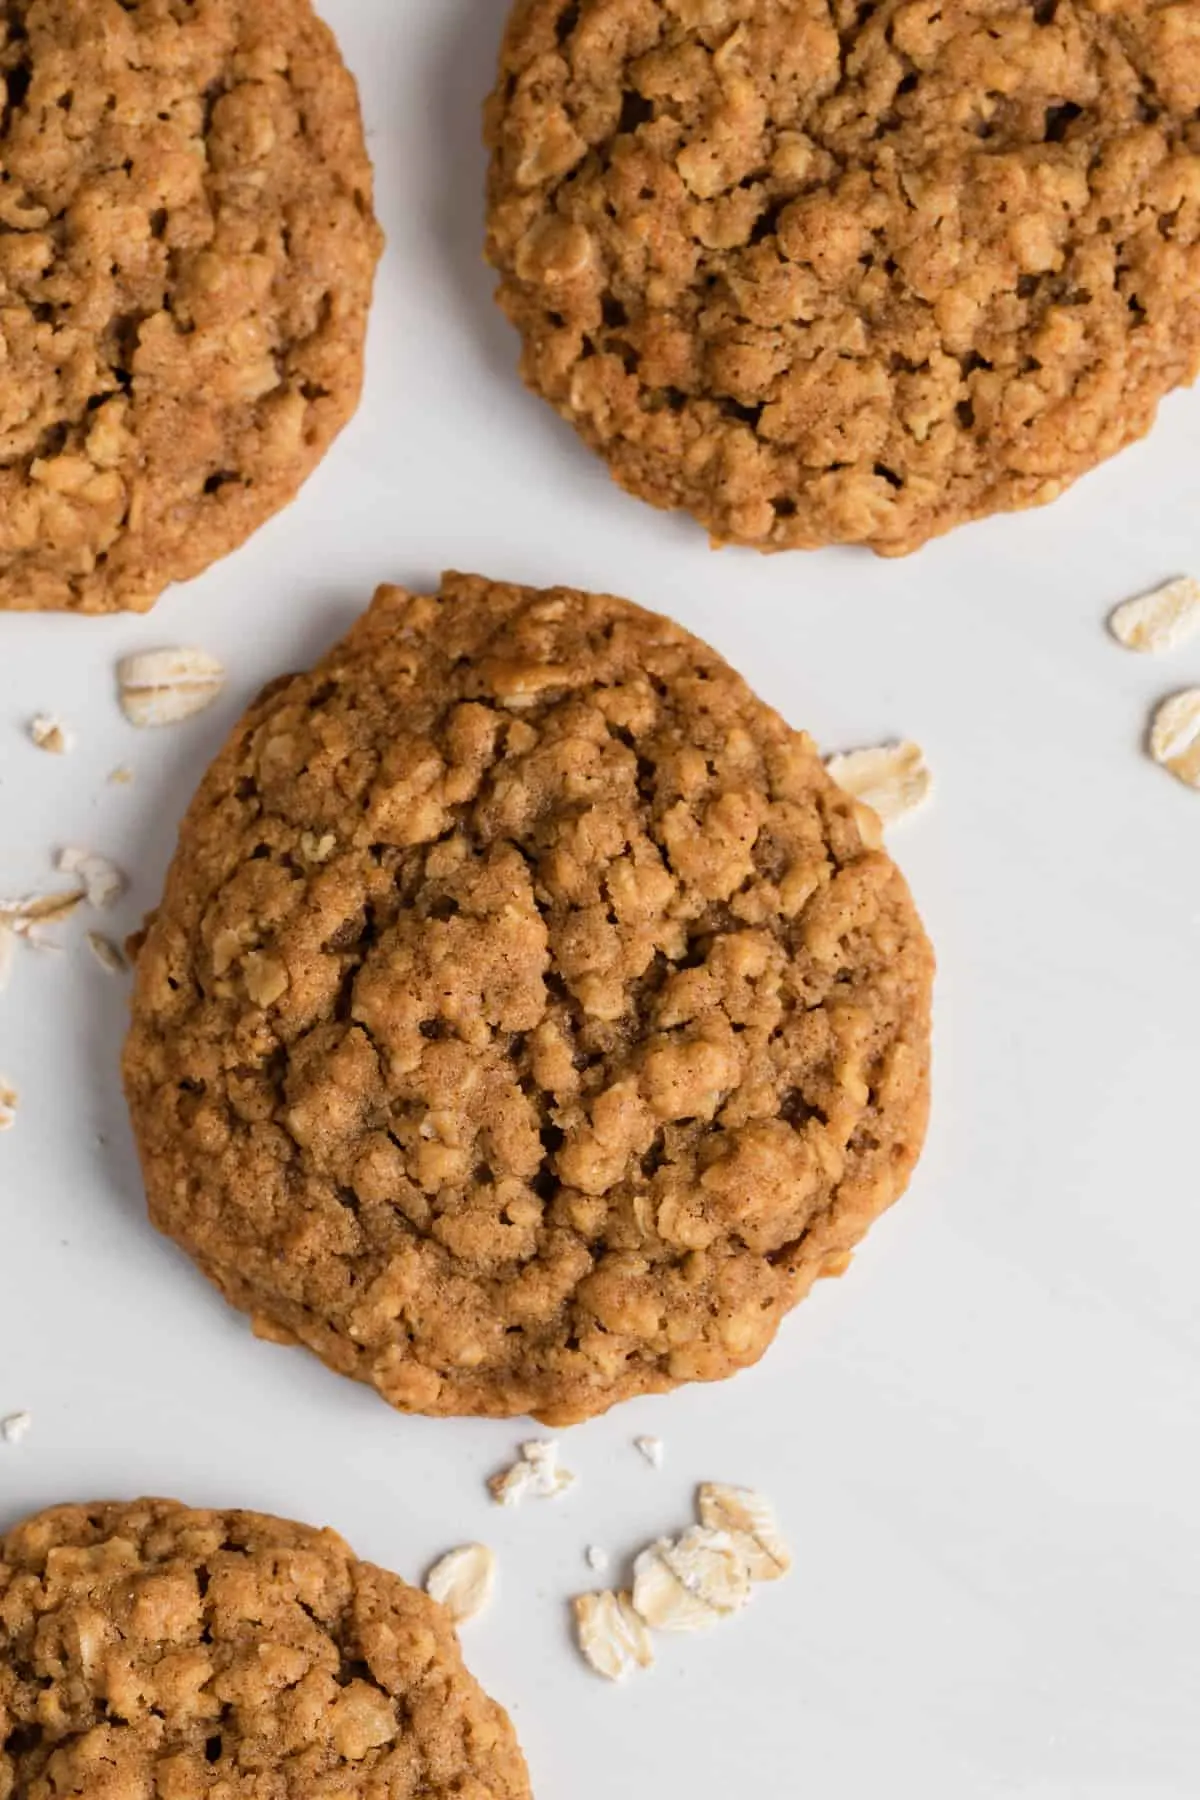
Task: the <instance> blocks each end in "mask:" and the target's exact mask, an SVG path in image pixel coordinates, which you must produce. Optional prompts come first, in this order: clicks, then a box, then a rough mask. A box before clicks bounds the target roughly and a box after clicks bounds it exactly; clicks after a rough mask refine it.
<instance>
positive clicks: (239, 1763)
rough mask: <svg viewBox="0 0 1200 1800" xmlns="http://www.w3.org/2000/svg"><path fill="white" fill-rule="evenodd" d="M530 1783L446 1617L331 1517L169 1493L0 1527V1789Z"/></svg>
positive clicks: (292, 1791) (331, 1789)
mask: <svg viewBox="0 0 1200 1800" xmlns="http://www.w3.org/2000/svg"><path fill="white" fill-rule="evenodd" d="M210 1792H212V1793H214V1794H220V1795H221V1796H222V1797H223V1800H284V1797H285V1796H289V1797H291V1796H294V1797H296V1800H299V1797H300V1796H308V1795H317V1794H334V1793H336V1794H337V1795H338V1796H339V1797H340V1800H356V1797H357V1796H359V1795H361V1796H363V1800H368V1796H376V1795H379V1794H382V1793H386V1794H388V1795H389V1796H390V1797H391V1800H418V1796H419V1797H420V1800H437V1796H441V1795H445V1796H446V1797H447V1800H449V1796H450V1795H458V1796H465V1795H468V1794H469V1795H470V1796H471V1797H472V1800H528V1795H529V1785H528V1781H527V1779H526V1775H525V1768H524V1764H523V1762H522V1759H521V1754H520V1751H519V1750H518V1748H517V1745H516V1740H515V1738H514V1737H513V1733H512V1728H511V1726H510V1724H509V1722H508V1719H507V1718H506V1716H505V1714H504V1713H503V1712H502V1710H501V1709H500V1707H499V1706H497V1705H496V1704H495V1703H494V1702H493V1701H491V1700H489V1699H488V1698H487V1696H486V1695H485V1694H484V1693H483V1692H482V1691H481V1690H480V1689H479V1687H478V1686H477V1685H476V1683H475V1682H474V1681H473V1680H472V1678H471V1676H470V1675H468V1673H467V1672H466V1670H465V1669H464V1667H463V1664H462V1659H461V1656H460V1654H459V1649H458V1643H457V1640H456V1638H455V1635H454V1628H453V1626H452V1624H451V1622H450V1619H449V1615H448V1614H447V1613H446V1612H445V1611H444V1609H443V1608H442V1607H440V1606H437V1605H435V1604H434V1602H433V1601H431V1600H430V1599H429V1598H428V1597H427V1596H426V1595H425V1594H423V1593H420V1592H418V1591H417V1590H416V1589H414V1588H411V1587H408V1586H407V1585H406V1584H405V1583H404V1582H402V1581H401V1580H400V1579H399V1578H398V1577H397V1576H395V1575H390V1574H388V1573H387V1572H386V1570H383V1569H377V1568H374V1567H373V1566H372V1565H371V1564H369V1563H362V1562H359V1561H357V1559H356V1558H355V1557H354V1555H353V1554H352V1552H351V1551H350V1550H349V1549H348V1548H347V1546H346V1545H345V1544H344V1543H343V1542H342V1540H341V1539H340V1538H339V1537H337V1536H336V1535H335V1534H334V1533H333V1532H332V1531H314V1530H310V1529H309V1528H308V1527H307V1526H304V1525H294V1524H291V1523H289V1522H288V1521H285V1520H282V1519H273V1518H268V1517H266V1516H265V1515H263V1514H261V1513H248V1512H201V1511H193V1510H191V1509H189V1508H187V1507H184V1506H179V1505H177V1504H175V1503H174V1502H172V1501H169V1500H142V1501H136V1502H134V1503H132V1504H101V1505H95V1506H61V1507H56V1508H54V1509H53V1510H52V1511H50V1512H45V1513H41V1514H39V1515H38V1516H37V1517H35V1518H32V1519H28V1520H26V1521H25V1523H24V1524H22V1525H19V1526H17V1527H16V1528H15V1529H14V1530H13V1531H10V1532H9V1533H8V1535H7V1536H5V1537H0V1795H3V1796H4V1797H5V1800H9V1797H10V1796H11V1797H13V1800H22V1797H23V1796H25V1795H31V1796H32V1795H50V1794H79V1795H88V1796H90V1797H91V1800H107V1797H110V1796H111V1800H118V1797H119V1800H129V1797H131V1796H133V1795H139V1796H140V1795H150V1794H153V1795H155V1796H156V1800H196V1797H197V1796H199V1795H204V1794H207V1793H210Z"/></svg>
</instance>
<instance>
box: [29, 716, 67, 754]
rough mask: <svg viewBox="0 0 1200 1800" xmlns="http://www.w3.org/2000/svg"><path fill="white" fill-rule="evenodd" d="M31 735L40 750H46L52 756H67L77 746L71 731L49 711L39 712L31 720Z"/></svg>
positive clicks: (32, 740)
mask: <svg viewBox="0 0 1200 1800" xmlns="http://www.w3.org/2000/svg"><path fill="white" fill-rule="evenodd" d="M29 736H30V740H31V742H32V743H34V744H35V745H36V746H37V748H38V749H39V750H45V751H47V752H48V754H49V755H51V756H65V755H66V754H67V752H68V750H72V749H74V747H75V739H74V738H73V737H72V736H71V733H70V732H69V731H68V730H67V729H66V727H65V726H64V725H62V724H60V723H59V721H58V720H57V719H53V718H51V717H50V715H49V714H48V713H38V714H37V716H36V717H35V718H33V719H31V720H30V721H29Z"/></svg>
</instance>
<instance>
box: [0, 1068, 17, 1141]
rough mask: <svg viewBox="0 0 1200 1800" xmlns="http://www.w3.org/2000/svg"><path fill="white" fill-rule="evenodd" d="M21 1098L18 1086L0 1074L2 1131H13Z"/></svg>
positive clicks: (0, 1125) (0, 1124) (0, 1119)
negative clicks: (14, 1085) (12, 1084)
mask: <svg viewBox="0 0 1200 1800" xmlns="http://www.w3.org/2000/svg"><path fill="white" fill-rule="evenodd" d="M19 1099H20V1096H19V1094H18V1093H17V1090H16V1088H15V1087H13V1086H11V1084H10V1083H9V1082H7V1081H5V1079H4V1077H3V1076H2V1075H0V1131H11V1130H12V1128H13V1126H14V1125H15V1124H16V1122H17V1102H18V1100H19Z"/></svg>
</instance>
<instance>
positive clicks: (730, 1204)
mask: <svg viewBox="0 0 1200 1800" xmlns="http://www.w3.org/2000/svg"><path fill="white" fill-rule="evenodd" d="M877 830H878V827H877V822H876V821H874V820H873V819H871V818H869V817H868V816H867V815H866V814H865V813H864V811H863V809H862V808H861V807H858V806H857V805H856V803H855V802H854V801H853V800H852V799H851V798H850V797H849V796H847V795H845V794H843V793H842V792H841V791H840V790H839V789H838V788H836V787H835V786H834V784H833V782H832V781H831V780H830V779H829V777H828V776H827V775H826V773H825V770H824V767H823V766H822V763H821V761H820V758H819V757H818V755H817V753H816V750H815V749H814V747H813V745H812V743H811V742H810V740H809V739H808V738H806V737H804V736H802V735H800V734H799V733H797V732H794V731H791V730H789V729H788V727H787V726H786V725H785V724H784V722H783V721H782V719H780V718H779V717H778V715H777V714H776V713H774V712H772V711H771V709H770V708H769V707H767V706H766V705H764V704H763V702H762V701H760V700H758V699H757V698H756V697H755V696H754V694H752V693H751V691H750V689H749V688H748V687H747V686H746V683H745V682H744V681H743V680H742V679H741V677H740V676H738V675H736V674H735V673H734V671H733V670H732V669H730V668H729V667H728V665H727V664H725V663H724V662H722V661H721V659H720V657H718V656H717V655H716V654H715V653H714V652H713V651H712V650H710V649H708V648H707V646H705V645H704V644H701V643H699V642H698V641H697V640H696V639H695V638H693V637H691V636H689V634H688V633H687V632H686V631H683V630H682V629H681V628H680V627H679V626H678V625H675V624H673V623H672V622H671V621H670V620H668V619H664V618H660V617H658V616H657V615H655V614H653V613H647V612H643V611H642V610H641V609H640V608H639V607H636V606H632V605H630V604H629V602H628V601H624V600H617V599H613V598H612V597H611V596H605V595H592V594H583V593H578V592H575V591H573V590H570V589H567V588H554V589H551V590H549V591H547V592H537V591H534V590H531V589H527V588H520V587H511V586H506V585H502V584H499V583H493V582H488V581H484V580H481V579H479V578H477V577H472V576H464V575H449V576H446V577H445V578H444V580H443V583H442V587H441V590H440V592H439V593H437V594H433V595H418V594H410V593H406V592H404V591H403V590H401V589H398V588H384V589H382V590H381V591H380V593H379V594H378V596H377V597H376V600H375V604H374V605H373V606H372V608H371V610H370V612H369V613H368V614H367V615H366V617H365V618H364V619H362V620H361V621H360V623H359V624H357V625H356V626H355V627H354V629H353V630H352V631H351V633H350V635H349V637H348V638H346V640H345V641H344V642H343V643H341V644H339V645H338V646H337V647H336V648H335V649H334V650H332V651H331V652H330V653H329V655H328V656H327V657H326V658H325V659H324V660H323V661H322V662H321V663H320V664H318V666H317V667H316V669H314V670H313V671H312V673H311V674H308V675H297V676H293V677H290V678H285V679H284V680H282V681H279V682H276V683H274V684H272V686H271V687H270V688H268V689H267V691H266V693H265V694H264V695H263V696H262V698H260V700H259V701H258V702H257V704H256V705H254V706H253V707H252V708H251V710H250V712H249V713H248V714H247V715H246V717H245V719H244V720H243V721H242V723H241V724H240V725H239V726H238V728H237V730H236V731H235V733H234V735H233V737H232V738H231V739H230V741H229V743H228V744H227V745H226V747H225V749H224V751H223V752H222V754H221V756H220V757H219V758H218V760H217V762H216V764H215V765H214V767H213V768H212V770H211V771H210V773H209V774H208V776H207V777H206V778H205V781H204V783H203V784H202V786H201V788H200V792H199V794H198V795H197V797H196V799H195V801H194V802H193V805H192V807H191V810H190V811H189V813H188V816H187V818H186V820H185V822H184V825H183V828H182V832H181V835H180V842H179V848H178V851H177V854H176V857H175V861H174V864H173V866H172V869H171V872H170V875H169V878H168V882H167V888H166V894H165V897H164V899H163V902H162V905H161V907H160V908H159V910H158V913H157V914H156V916H155V917H154V919H153V920H152V922H151V924H150V926H149V930H148V934H147V936H146V939H145V942H144V945H143V947H142V949H141V953H140V955H139V958H138V967H137V984H136V992H135V997H134V1003H133V1025H132V1030H131V1033H130V1037H129V1041H128V1046H127V1050H126V1057H125V1076H126V1086H127V1092H128V1096H129V1102H130V1107H131V1111H132V1117H133V1123H134V1128H135V1131H136V1134H137V1138H138V1142H139V1146H140V1150H141V1157H142V1165H143V1169H144V1173H145V1181H146V1189H147V1193H148V1196H149V1202H150V1211H151V1216H152V1217H153V1219H154V1221H155V1223H156V1224H157V1225H158V1226H159V1227H160V1228H161V1229H162V1230H163V1231H165V1232H167V1233H168V1234H169V1235H170V1236H172V1237H173V1238H175V1239H177V1240H178V1242H179V1243H180V1244H182V1245H183V1246H184V1248H185V1249H187V1250H188V1251H189V1252H190V1253H191V1255H192V1256H193V1257H194V1258H195V1259H196V1261H197V1262H198V1263H199V1265H200V1267H201V1268H202V1269H203V1270H204V1271H205V1272H206V1273H207V1274H208V1275H209V1276H210V1277H211V1278H212V1279H213V1280H214V1281H215V1282H216V1283H217V1284H218V1285H219V1286H220V1288H221V1289H222V1291H223V1292H224V1293H225V1295H226V1296H227V1297H228V1298H229V1299H230V1300H231V1301H232V1302H233V1303H234V1304H235V1305H237V1306H240V1307H243V1308H245V1309H246V1310H247V1311H248V1312H250V1313H251V1314H253V1315H254V1317H255V1319H256V1321H257V1323H258V1328H259V1330H260V1331H261V1332H263V1333H264V1334H266V1335H269V1336H275V1337H282V1338H283V1339H284V1340H298V1341H299V1342H301V1343H304V1344H307V1345H308V1346H309V1347H310V1348H311V1349H313V1350H315V1351H316V1352H317V1353H318V1354H319V1355H320V1356H322V1357H323V1358H324V1359H325V1360H326V1361H327V1362H328V1363H330V1364H331V1365H332V1366H333V1367H334V1368H336V1369H339V1370H341V1371H342V1372H343V1373H345V1374H348V1375H353V1376H356V1377H358V1378H359V1379H360V1380H362V1381H368V1382H371V1383H373V1384H374V1385H375V1386H376V1387H377V1388H378V1389H379V1391H380V1392H381V1393H382V1394H383V1395H384V1397H385V1398H386V1399H387V1400H389V1401H390V1402H391V1403H392V1404H393V1405H394V1406H397V1407H400V1408H401V1409H403V1410H406V1411H412V1412H425V1413H485V1414H518V1413H524V1412H532V1413H536V1414H537V1415H538V1416H539V1417H541V1418H543V1419H545V1420H547V1421H550V1422H554V1423H566V1422H570V1421H572V1420H575V1419H581V1418H585V1417H587V1416H588V1415H589V1414H592V1413H597V1412H601V1411H603V1410H604V1409H605V1408H606V1407H608V1406H611V1405H613V1403H614V1402H616V1401H618V1400H622V1399H624V1398H627V1397H629V1396H631V1395H635V1394H643V1393H654V1392H660V1391H663V1390H665V1389H667V1388H671V1387H673V1386H675V1385H677V1384H678V1383H680V1382H684V1381H697V1380H713V1379H716V1378H718V1377H721V1376H725V1375H728V1374H730V1373H732V1372H733V1371H734V1370H736V1369H738V1368H742V1367H744V1366H745V1365H747V1364H749V1363H752V1362H754V1361H755V1360H756V1359H757V1358H758V1357H759V1356H761V1354H762V1353H763V1351H764V1350H765V1349H766V1347H767V1345H768V1344H769V1343H770V1341H771V1339H772V1337H773V1336H774V1335H775V1332H776V1330H777V1328H778V1325H779V1322H780V1320H781V1318H782V1317H783V1315H784V1313H785V1312H786V1311H787V1309H788V1308H789V1307H790V1306H792V1305H794V1304H795V1302H796V1301H797V1300H799V1299H800V1298H801V1297H802V1296H803V1295H804V1294H805V1293H806V1292H807V1290H808V1288H809V1287H810V1286H811V1284H812V1282H813V1281H814V1279H815V1278H816V1277H817V1276H819V1275H821V1274H822V1273H831V1272H834V1271H840V1269H841V1268H842V1267H844V1264H845V1261H846V1253H847V1252H848V1251H849V1250H850V1249H851V1248H852V1247H853V1245H854V1244H856V1243H857V1241H858V1239H859V1238H860V1237H861V1236H862V1234H863V1233H864V1232H865V1231H866V1229H867V1227H868V1226H869V1225H870V1224H871V1222H872V1220H873V1219H874V1218H875V1217H876V1216H877V1215H878V1214H879V1213H880V1212H882V1211H883V1210H884V1208H885V1207H887V1206H888V1205H890V1203H891V1202H892V1201H893V1200H895V1199H896V1197H897V1196H898V1195H899V1194H900V1192H901V1191H902V1190H903V1188H904V1186H905V1184H906V1182H907V1180H908V1177H909V1174H910V1171H911V1169H912V1167H913V1164H914V1162H915V1160H916V1157H917V1153H918V1150H919V1148H920V1145H921V1141H922V1137H923V1133H924V1129H925V1118H926V1109H927V1104H928V1065H929V1002H930V984H931V975H932V958H931V955H930V950H929V946H928V943H927V941H926V938H925V935H924V932H923V931H922V929H921V925H920V922H919V920H918V918H917V916H916V912H915V910H914V908H913V904H912V901H911V899H910V897H909V893H908V890H907V888H906V886H905V884H904V881H903V879H902V878H901V876H900V875H899V873H898V872H897V870H896V868H895V867H894V865H893V864H892V862H891V861H890V860H889V858H888V857H887V856H886V855H885V854H884V853H883V851H882V850H880V849H878V848H876V847H874V846H875V845H877V844H878V836H877ZM864 834H866V835H865V836H864Z"/></svg>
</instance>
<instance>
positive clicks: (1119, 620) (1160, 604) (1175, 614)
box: [1108, 575, 1200, 656]
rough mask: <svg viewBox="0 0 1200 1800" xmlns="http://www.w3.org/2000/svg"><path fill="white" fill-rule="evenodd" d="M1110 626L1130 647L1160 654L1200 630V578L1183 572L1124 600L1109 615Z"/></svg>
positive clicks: (1122, 642)
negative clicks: (1178, 576) (1163, 585)
mask: <svg viewBox="0 0 1200 1800" xmlns="http://www.w3.org/2000/svg"><path fill="white" fill-rule="evenodd" d="M1108 628H1109V630H1110V631H1111V632H1112V634H1113V636H1114V637H1115V638H1116V640H1117V642H1118V643H1119V644H1124V646H1125V648H1126V649H1127V650H1140V651H1146V652H1149V653H1150V654H1151V655H1157V656H1161V655H1162V654H1163V653H1164V652H1165V651H1168V650H1177V649H1178V648H1179V646H1180V645H1181V644H1186V642H1187V640H1188V639H1189V638H1190V637H1194V636H1195V635H1196V633H1197V631H1200V581H1197V580H1195V579H1194V577H1193V576H1191V575H1182V576H1180V578H1179V579H1178V581H1168V582H1167V584H1166V586H1165V587H1160V588H1155V589H1154V591H1153V592H1152V593H1149V594H1138V595H1137V596H1136V597H1135V598H1134V599H1132V600H1125V601H1123V602H1122V603H1121V605H1120V606H1118V607H1117V609H1116V611H1115V612H1113V613H1111V614H1110V615H1109V620H1108Z"/></svg>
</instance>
